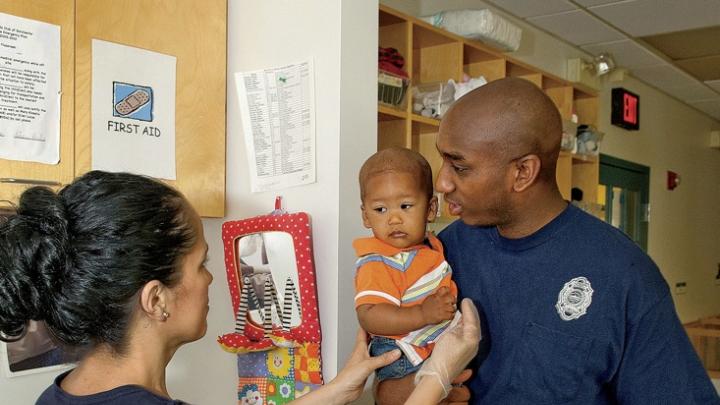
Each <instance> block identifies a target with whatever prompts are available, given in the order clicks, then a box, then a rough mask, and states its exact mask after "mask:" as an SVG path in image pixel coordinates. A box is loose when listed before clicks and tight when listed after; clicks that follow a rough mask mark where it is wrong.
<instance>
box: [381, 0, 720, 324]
mask: <svg viewBox="0 0 720 405" xmlns="http://www.w3.org/2000/svg"><path fill="white" fill-rule="evenodd" d="M382 3H383V4H387V5H388V6H390V7H395V8H397V9H399V10H401V11H403V12H405V13H408V14H411V15H419V16H424V15H431V14H434V13H436V12H438V11H442V10H454V9H473V8H475V9H478V8H490V9H491V10H493V11H495V12H497V13H498V14H500V15H502V16H504V17H506V18H508V19H510V20H511V21H513V22H514V23H515V24H517V25H518V26H520V27H521V28H522V29H523V34H522V35H523V36H522V42H521V45H520V49H518V50H517V51H516V52H511V53H509V55H510V56H512V57H514V58H517V59H519V60H521V61H523V62H525V63H528V64H530V65H533V66H536V67H537V68H539V69H542V70H544V71H546V72H549V73H552V74H554V75H556V76H559V77H561V78H566V77H567V71H566V69H567V68H566V62H567V60H568V59H572V58H579V57H583V58H588V57H589V55H588V54H586V53H584V52H583V51H581V50H579V49H577V48H575V47H573V46H572V45H569V44H567V43H566V42H563V41H561V40H559V39H557V38H556V37H554V36H552V35H550V34H548V33H546V32H543V31H540V30H538V29H536V28H534V27H531V26H530V25H528V24H526V23H525V22H524V21H521V20H518V19H516V18H514V17H512V16H509V15H507V14H505V13H503V12H502V11H500V10H498V9H497V8H495V7H494V6H493V5H491V4H488V3H486V2H484V1H480V0H421V1H419V2H416V1H410V0H383V1H382ZM587 84H590V85H592V86H594V87H597V88H599V89H600V91H599V95H600V107H599V116H598V117H599V119H598V121H599V122H598V127H599V129H600V130H601V131H603V132H605V134H606V135H605V139H604V143H603V145H602V149H601V152H602V153H605V154H608V155H611V156H614V157H618V158H621V159H625V160H630V161H633V162H635V163H639V164H642V165H646V166H649V167H650V206H651V214H650V215H651V216H650V226H649V235H648V251H649V254H650V256H651V257H652V258H653V260H655V262H656V263H657V264H658V266H659V267H660V270H661V271H662V273H663V275H664V277H665V278H666V280H667V281H668V283H669V284H670V285H671V286H672V285H674V284H675V283H676V282H678V281H685V282H687V283H688V289H687V291H688V292H687V294H684V295H675V294H673V298H674V299H675V304H676V307H677V310H678V314H679V315H680V318H681V320H682V321H683V322H689V321H692V320H695V319H698V318H700V317H704V316H709V315H713V314H718V313H720V287H718V286H715V285H714V283H713V281H714V277H715V275H716V274H717V271H718V263H720V210H719V209H717V201H720V181H718V180H717V177H718V176H720V151H718V150H715V149H710V148H708V147H707V146H706V145H707V143H708V137H709V134H710V131H711V130H713V129H714V130H717V129H720V122H718V121H715V120H713V119H711V118H709V117H708V116H706V115H704V114H702V113H701V112H699V111H697V110H695V109H693V108H691V107H688V106H687V105H686V104H683V103H681V102H679V101H677V100H675V99H674V98H672V97H669V96H667V95H665V94H664V93H661V92H659V91H657V90H655V89H654V88H652V87H650V86H647V85H645V84H643V83H642V82H640V81H638V80H635V79H633V78H632V77H629V78H627V79H625V80H624V81H622V82H610V81H609V80H608V79H607V78H602V79H601V80H596V81H594V82H591V83H587ZM614 87H625V88H627V89H628V90H630V91H632V92H634V93H636V94H638V95H640V100H641V101H640V102H641V108H640V114H641V118H640V122H641V123H640V130H639V131H625V130H623V129H621V128H618V127H615V126H612V125H611V124H610V91H611V90H612V88H614ZM667 170H672V171H675V172H678V173H680V175H681V176H682V181H683V183H682V184H681V186H680V187H678V188H677V189H676V190H675V191H672V192H670V191H667V190H666V188H665V175H666V172H667Z"/></svg>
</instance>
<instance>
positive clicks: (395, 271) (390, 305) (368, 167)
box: [353, 148, 457, 403]
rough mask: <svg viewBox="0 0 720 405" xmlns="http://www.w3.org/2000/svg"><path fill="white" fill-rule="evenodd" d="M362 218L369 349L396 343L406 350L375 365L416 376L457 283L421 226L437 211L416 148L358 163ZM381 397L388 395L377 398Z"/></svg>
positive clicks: (363, 318) (387, 372)
mask: <svg viewBox="0 0 720 405" xmlns="http://www.w3.org/2000/svg"><path fill="white" fill-rule="evenodd" d="M359 180H360V198H361V200H362V205H361V209H362V217H363V223H364V225H365V227H366V228H370V229H372V232H373V237H369V238H360V239H357V240H355V241H354V243H353V247H354V248H355V252H356V254H357V256H358V258H359V259H358V261H357V265H356V273H355V291H356V295H355V309H356V311H357V316H358V319H359V321H360V325H361V326H362V327H363V329H365V330H366V331H367V332H368V333H370V334H371V335H372V339H371V342H370V354H371V355H373V356H377V355H379V354H382V353H385V352H387V351H390V350H393V349H396V348H399V349H400V350H401V351H402V353H403V355H402V356H401V357H400V359H398V360H397V361H395V362H393V363H392V364H390V365H388V366H385V367H382V368H380V369H379V370H378V371H377V372H376V378H377V380H378V381H380V384H382V385H385V386H384V387H382V388H380V389H379V390H378V392H380V393H381V395H382V392H392V391H393V390H392V389H388V388H391V387H387V385H391V384H396V385H397V387H398V389H400V387H407V384H402V383H399V381H400V380H398V379H400V378H404V377H407V378H413V376H414V373H415V372H416V371H417V370H418V369H419V368H420V366H421V364H422V362H423V360H425V359H426V358H427V357H428V356H429V355H430V352H431V351H432V348H433V342H434V341H435V340H437V338H438V337H439V335H440V334H441V333H442V332H443V331H444V330H445V329H446V328H447V327H448V325H449V324H450V321H451V320H452V319H453V318H454V317H455V313H456V306H455V300H456V297H457V287H456V286H455V283H454V282H453V281H452V280H451V279H450V276H451V274H452V271H451V269H450V266H449V265H448V264H447V262H445V259H444V256H443V248H442V245H441V244H440V241H439V240H438V239H437V238H435V236H433V235H432V234H430V233H427V232H426V230H425V227H426V224H427V223H428V222H431V221H432V220H433V219H434V218H435V214H436V212H437V208H438V207H437V206H438V201H437V198H436V197H435V196H434V195H433V182H432V170H431V169H430V165H429V164H428V162H427V161H426V160H425V158H423V157H422V156H421V155H420V154H419V153H417V152H413V151H411V150H409V149H403V148H390V149H384V150H381V151H380V152H377V153H376V154H374V155H372V156H371V157H370V158H369V159H368V160H367V161H365V163H364V164H363V166H362V168H361V169H360V176H359ZM377 399H378V402H379V403H383V402H385V401H383V400H382V398H377Z"/></svg>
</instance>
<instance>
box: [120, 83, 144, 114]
mask: <svg viewBox="0 0 720 405" xmlns="http://www.w3.org/2000/svg"><path fill="white" fill-rule="evenodd" d="M149 101H150V93H148V92H147V91H146V90H143V89H137V90H135V91H133V92H132V93H130V94H128V95H127V96H126V97H125V98H123V99H122V100H120V101H119V102H118V103H116V104H115V111H117V113H118V114H119V115H121V116H125V115H129V114H132V113H133V112H135V111H137V110H138V109H139V108H140V107H142V106H144V105H145V104H147V103H148V102H149Z"/></svg>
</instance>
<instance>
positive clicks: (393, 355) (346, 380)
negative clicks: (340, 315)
mask: <svg viewBox="0 0 720 405" xmlns="http://www.w3.org/2000/svg"><path fill="white" fill-rule="evenodd" d="M399 358H400V350H398V349H396V350H391V351H389V352H387V353H383V354H382V355H380V356H376V357H371V356H370V353H368V340H367V333H366V332H365V331H364V330H362V329H358V333H357V337H356V339H355V349H354V350H353V352H352V354H351V355H350V358H349V359H348V361H347V363H345V367H343V368H342V370H340V373H338V375H337V376H336V377H335V379H334V380H332V381H330V382H329V383H328V384H327V385H325V386H323V387H320V388H319V389H317V390H315V391H313V392H311V393H309V394H307V395H305V396H303V397H301V398H300V399H298V400H296V401H293V402H292V403H293V404H297V405H301V404H305V403H307V404H318V403H323V404H325V405H330V404H346V403H348V402H351V401H354V400H356V399H358V398H359V397H360V394H362V392H363V388H365V382H366V381H367V378H368V377H369V376H370V374H371V373H372V372H373V371H375V369H376V368H379V367H383V366H387V365H388V364H390V363H392V362H393V361H395V360H397V359H399Z"/></svg>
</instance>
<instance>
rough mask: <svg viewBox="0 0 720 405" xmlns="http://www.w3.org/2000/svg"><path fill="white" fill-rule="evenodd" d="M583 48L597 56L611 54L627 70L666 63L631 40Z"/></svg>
mask: <svg viewBox="0 0 720 405" xmlns="http://www.w3.org/2000/svg"><path fill="white" fill-rule="evenodd" d="M581 48H582V49H584V50H586V51H588V52H590V53H591V54H593V55H596V56H597V55H598V54H600V53H602V52H609V53H610V54H611V55H612V56H613V59H615V63H616V64H617V65H618V66H620V67H624V68H627V69H634V68H637V67H644V66H654V65H659V64H662V63H664V62H665V61H664V60H663V59H661V58H659V57H658V56H655V54H653V53H652V52H650V51H648V50H647V49H645V48H643V47H642V46H640V45H638V44H637V43H636V42H635V41H632V40H629V39H623V40H621V41H612V42H602V43H599V44H590V45H583V46H581Z"/></svg>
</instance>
